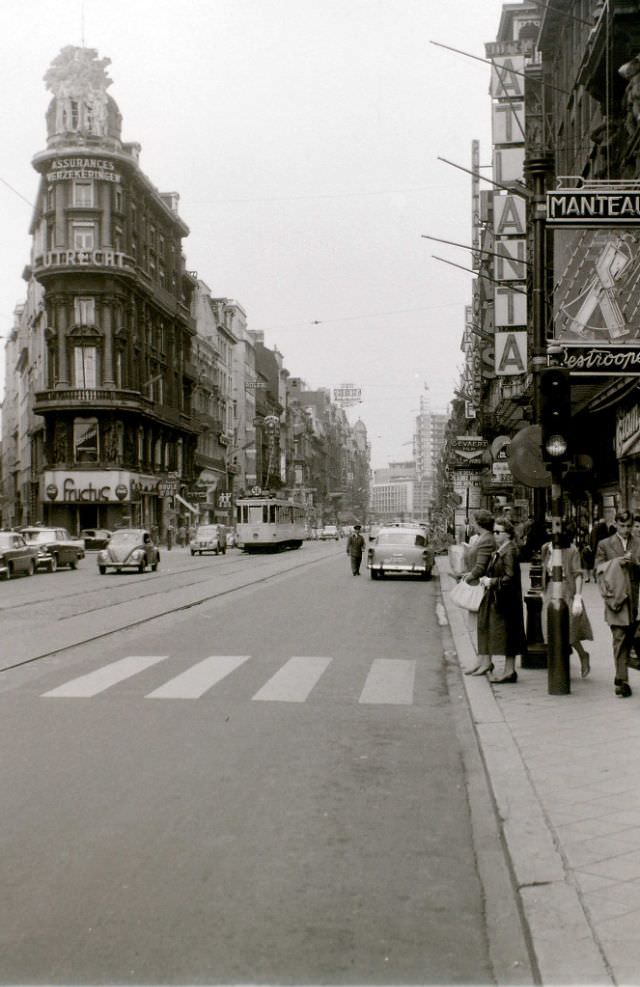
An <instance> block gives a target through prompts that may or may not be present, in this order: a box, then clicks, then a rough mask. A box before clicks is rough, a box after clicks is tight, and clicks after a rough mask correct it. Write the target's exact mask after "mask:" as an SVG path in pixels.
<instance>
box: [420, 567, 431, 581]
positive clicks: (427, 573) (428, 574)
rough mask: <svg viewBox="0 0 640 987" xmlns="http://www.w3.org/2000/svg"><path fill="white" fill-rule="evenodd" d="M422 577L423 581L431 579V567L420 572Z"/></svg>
mask: <svg viewBox="0 0 640 987" xmlns="http://www.w3.org/2000/svg"><path fill="white" fill-rule="evenodd" d="M422 578H423V579H424V580H425V581H428V580H429V579H431V569H425V571H424V572H423V573H422Z"/></svg>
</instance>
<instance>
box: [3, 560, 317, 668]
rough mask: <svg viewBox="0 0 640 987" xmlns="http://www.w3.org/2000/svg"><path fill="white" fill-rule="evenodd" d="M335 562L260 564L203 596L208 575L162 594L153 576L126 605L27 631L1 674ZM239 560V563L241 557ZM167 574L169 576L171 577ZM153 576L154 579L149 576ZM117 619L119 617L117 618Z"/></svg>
mask: <svg viewBox="0 0 640 987" xmlns="http://www.w3.org/2000/svg"><path fill="white" fill-rule="evenodd" d="M269 558H270V559H271V560H272V559H273V558H274V556H270V557H269ZM331 558H335V552H331V553H323V554H322V555H319V556H317V555H315V556H314V557H313V558H311V559H309V558H307V559H305V558H303V559H302V560H301V561H300V562H297V563H295V564H294V565H292V566H288V567H286V568H284V569H277V570H276V571H272V572H267V573H264V568H265V567H268V562H269V559H267V558H265V560H264V563H262V564H261V566H260V568H261V570H262V573H261V574H258V573H256V571H255V565H254V566H252V568H251V570H250V572H251V576H250V578H248V579H242V581H241V582H239V583H237V584H235V585H233V586H229V585H226V586H220V585H218V586H217V587H215V588H214V587H213V586H212V587H211V589H210V591H209V592H206V593H204V594H203V593H202V592H198V589H199V587H201V586H202V584H203V583H205V582H209V583H210V582H211V574H210V573H209V575H208V577H207V578H203V579H200V580H192V581H191V582H190V583H185V584H181V585H180V586H178V587H176V586H175V584H174V585H173V586H167V587H166V588H164V589H161V590H159V589H158V580H157V579H156V578H154V587H155V590H154V592H150V593H146V594H144V595H139V596H136V597H135V598H133V599H129V600H126V601H118V602H111V603H108V604H106V605H103V606H101V607H96V608H95V609H85V610H82V611H76V612H75V613H73V614H69V615H68V616H66V617H62V618H58V620H57V621H56V626H55V627H54V628H51V627H48V628H47V627H37V628H35V629H34V630H33V631H32V632H31V633H25V634H24V635H23V636H22V640H21V641H18V642H17V643H16V645H15V646H14V647H13V649H12V653H13V657H12V658H6V659H5V660H4V661H3V660H2V659H0V674H1V673H4V672H9V671H12V670H15V669H18V668H22V667H24V666H25V665H29V664H32V663H34V662H37V661H42V660H44V659H46V658H49V657H51V656H52V655H56V654H60V653H61V652H63V651H67V650H69V649H70V648H74V647H81V646H83V645H86V644H91V643H92V642H94V641H99V640H102V639H104V638H107V637H110V636H111V635H114V634H118V633H120V632H122V631H126V630H129V629H132V628H134V627H140V626H141V625H144V624H148V623H151V622H152V621H154V620H160V619H162V618H163V617H167V616H170V615H171V614H173V613H180V612H184V611H186V610H190V609H192V608H193V607H198V606H202V605H203V604H206V603H210V602H212V601H214V600H217V599H221V598H223V597H226V596H230V595H232V594H234V593H240V592H241V591H243V590H247V589H251V588H252V587H255V586H258V585H260V584H261V583H268V582H271V581H273V580H277V579H282V578H287V577H289V576H290V575H293V574H295V573H296V572H299V571H300V570H301V569H305V568H310V567H311V566H313V565H316V564H318V563H320V562H326V561H327V560H329V559H331ZM234 561H235V560H234ZM237 561H238V562H240V559H238V560H237ZM243 568H244V567H242V566H240V565H236V566H234V569H233V572H230V573H228V574H225V575H228V578H232V577H233V576H234V575H235V576H238V577H240V578H241V576H242V571H241V570H242V569H243ZM169 575H170V574H168V576H167V577H166V578H169ZM174 575H175V573H174ZM152 577H157V573H154V574H152ZM152 577H151V576H150V578H152ZM120 585H122V584H120ZM92 592H93V593H95V592H96V589H95V588H92V589H89V590H86V591H85V594H89V593H92ZM169 592H173V593H174V595H176V596H179V597H180V599H176V600H175V601H174V603H173V604H169V603H168V600H167V599H166V595H167V593H169ZM85 594H81V595H85ZM68 596H73V597H75V598H76V599H77V597H78V594H77V593H75V594H68ZM68 596H67V598H68ZM154 597H155V598H156V599H157V603H158V606H156V607H153V608H148V609H147V612H146V613H145V614H140V601H141V600H145V601H146V602H147V604H148V603H149V601H150V600H151V599H153V598H154ZM57 599H59V598H56V600H57ZM56 600H52V599H51V598H48V599H47V600H46V601H45V602H47V603H52V602H56ZM33 603H34V601H29V603H26V604H25V605H31V606H33ZM118 616H119V617H120V619H118ZM88 617H92V618H93V620H94V625H93V627H91V626H87V618H88ZM63 622H64V623H63Z"/></svg>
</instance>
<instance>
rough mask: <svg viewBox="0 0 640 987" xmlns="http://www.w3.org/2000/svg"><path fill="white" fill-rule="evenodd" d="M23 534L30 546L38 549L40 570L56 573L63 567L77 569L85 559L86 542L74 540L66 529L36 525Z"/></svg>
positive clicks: (79, 539) (24, 529)
mask: <svg viewBox="0 0 640 987" xmlns="http://www.w3.org/2000/svg"><path fill="white" fill-rule="evenodd" d="M21 534H22V535H24V538H25V541H27V542H28V543H29V545H33V546H35V547H36V548H37V549H38V557H37V559H36V565H37V566H38V569H48V570H49V572H55V571H56V569H57V568H58V566H61V565H68V566H69V568H71V569H77V568H78V562H79V561H80V559H83V558H84V541H83V540H82V539H81V538H73V537H72V536H71V535H70V534H69V532H68V531H67V529H66V528H45V527H44V525H39V524H36V525H34V526H33V527H32V528H23V529H22V531H21Z"/></svg>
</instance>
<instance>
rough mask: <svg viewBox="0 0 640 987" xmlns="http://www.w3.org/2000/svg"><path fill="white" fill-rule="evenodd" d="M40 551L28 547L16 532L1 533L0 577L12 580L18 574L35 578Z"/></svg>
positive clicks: (30, 546)
mask: <svg viewBox="0 0 640 987" xmlns="http://www.w3.org/2000/svg"><path fill="white" fill-rule="evenodd" d="M37 555H38V549H37V548H35V547H34V546H33V545H28V544H27V542H26V541H25V540H24V538H23V537H22V535H21V534H18V532H16V531H0V577H1V578H2V579H11V577H12V576H17V575H18V573H20V572H22V573H25V575H27V576H33V574H34V572H35V571H36V558H37Z"/></svg>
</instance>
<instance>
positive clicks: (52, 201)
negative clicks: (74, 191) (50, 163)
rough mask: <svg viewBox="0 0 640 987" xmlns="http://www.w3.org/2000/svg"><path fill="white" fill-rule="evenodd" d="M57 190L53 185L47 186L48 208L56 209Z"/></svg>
mask: <svg viewBox="0 0 640 987" xmlns="http://www.w3.org/2000/svg"><path fill="white" fill-rule="evenodd" d="M55 206H56V190H55V188H54V186H53V185H49V186H48V187H47V209H55Z"/></svg>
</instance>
